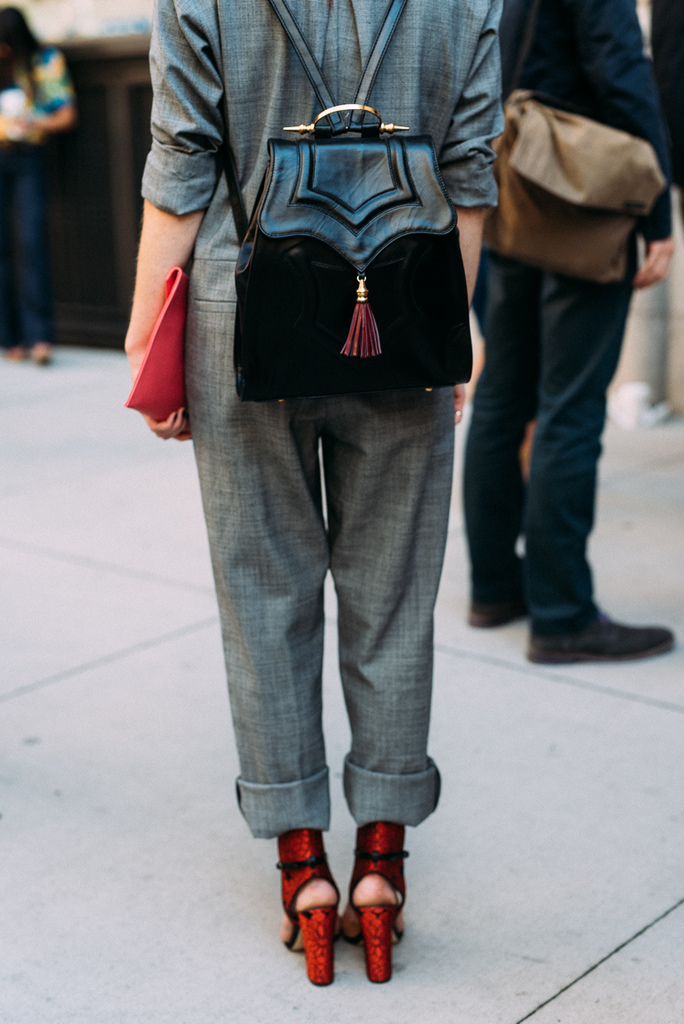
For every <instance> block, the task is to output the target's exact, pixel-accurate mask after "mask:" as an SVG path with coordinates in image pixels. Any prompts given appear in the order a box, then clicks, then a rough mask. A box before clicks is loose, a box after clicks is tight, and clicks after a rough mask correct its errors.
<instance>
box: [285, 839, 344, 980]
mask: <svg viewBox="0 0 684 1024" xmlns="http://www.w3.org/2000/svg"><path fill="white" fill-rule="evenodd" d="M278 854H279V856H280V861H279V862H278V865H277V866H278V867H279V868H280V870H281V871H282V893H283V907H284V908H285V913H286V914H287V916H288V917H289V918H290V920H291V921H292V923H293V924H294V926H295V929H294V932H293V935H292V938H291V939H290V941H289V942H286V943H285V945H286V946H287V948H288V949H292V950H296V951H298V950H301V949H303V950H304V955H305V957H306V971H307V974H308V976H309V980H310V981H311V982H313V984H314V985H329V984H330V983H331V982H332V980H333V978H334V977H335V968H334V958H333V942H334V941H335V927H336V924H337V905H338V903H339V895H340V893H339V889H338V888H337V886H336V885H335V881H334V879H333V877H332V875H331V874H330V868H329V867H328V858H327V856H326V854H325V850H324V849H323V836H322V834H321V832H320V831H319V830H318V829H312V828H296V829H293V830H292V831H291V832H284V833H283V835H282V836H279V837H278ZM312 878H322V879H324V880H325V881H326V882H330V884H331V885H332V886H333V887H334V889H335V892H336V893H337V900H336V901H335V903H334V904H333V905H332V906H329V907H313V908H312V909H311V910H300V911H296V910H295V909H294V906H295V903H296V901H297V896H298V894H299V891H300V889H301V888H302V886H304V885H306V883H307V882H309V881H310V880H311V879H312Z"/></svg>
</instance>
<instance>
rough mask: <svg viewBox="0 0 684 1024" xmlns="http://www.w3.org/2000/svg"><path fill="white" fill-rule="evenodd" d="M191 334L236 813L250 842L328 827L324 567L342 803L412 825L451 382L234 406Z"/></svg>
mask: <svg viewBox="0 0 684 1024" xmlns="http://www.w3.org/2000/svg"><path fill="white" fill-rule="evenodd" d="M208 312H210V311H208ZM207 326H208V325H207ZM195 340H196V339H195ZM188 348H189V349H190V351H189V352H188V356H187V360H188V397H189V409H190V417H191V421H192V429H193V437H194V442H195V452H196V457H197V465H198V468H199V475H200V482H201V487H202V496H203V502H204V510H205V516H206V520H207V526H208V531H209V542H210V547H211V555H212V561H213V568H214V575H215V580H216V589H217V594H218V601H219V609H220V614H221V624H222V630H223V641H224V648H225V657H226V670H227V677H228V688H229V693H230V702H231V709H232V715H233V723H234V727H235V736H236V741H237V748H238V755H239V760H240V772H241V774H240V778H239V779H238V781H237V790H238V800H239V803H240V808H241V810H242V813H243V814H244V816H245V818H246V820H247V823H248V825H249V827H250V829H251V831H252V833H253V835H254V836H257V837H263V838H272V837H274V836H277V835H280V834H281V833H282V832H286V831H288V830H289V829H294V828H320V829H327V828H328V826H329V819H330V797H329V783H328V768H327V765H326V759H325V745H324V739H323V731H322V717H321V712H322V695H321V684H322V660H323V633H324V616H323V584H324V580H325V576H326V573H327V571H328V569H330V570H331V572H332V575H333V579H334V582H335V588H336V592H337V597H338V607H339V617H338V623H339V626H338V628H339V657H340V675H341V679H342V686H343V689H344V697H345V701H346V706H347V711H348V714H349V721H350V725H351V734H352V744H351V750H350V752H349V754H348V755H347V757H346V759H345V765H344V790H345V795H346V798H347V802H348V804H349V808H350V811H351V813H352V815H353V817H354V819H355V820H356V822H357V823H358V824H359V825H363V824H365V823H367V822H369V821H378V820H385V821H394V822H398V823H403V824H406V825H417V824H419V823H420V822H421V821H422V820H423V819H424V818H426V817H427V816H428V815H429V814H430V813H431V812H432V811H433V810H434V808H435V806H436V804H437V800H438V798H439V773H438V771H437V768H436V766H435V765H434V763H433V762H432V760H431V759H430V758H429V757H428V756H427V738H428V726H429V717H430V700H431V691H432V662H433V612H434V604H435V598H436V595H437V587H438V584H439V578H440V574H441V569H442V561H443V556H444V547H445V543H446V532H447V521H448V514H449V502H450V495H451V480H452V465H453V400H452V396H451V391H450V389H438V390H435V391H432V392H425V391H418V392H392V393H386V394H383V395H373V396H369V397H345V398H333V399H304V400H288V401H285V402H266V403H258V404H256V403H241V402H239V401H238V399H237V397H236V396H235V391H234V384H233V371H232V365H230V364H231V360H230V352H228V356H226V352H225V350H224V349H228V350H229V349H230V345H226V344H225V343H224V345H223V346H221V348H216V347H215V346H211V345H207V346H200V345H197V344H193V343H192V338H191V339H190V344H189V346H188ZM319 443H320V445H321V446H322V454H323V465H324V474H323V477H324V479H323V480H322V479H321V473H320V463H319ZM323 486H324V487H325V495H326V502H327V509H328V524H327V528H326V524H325V521H324V515H323V509H322V500H321V493H322V487H323Z"/></svg>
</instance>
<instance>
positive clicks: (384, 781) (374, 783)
mask: <svg viewBox="0 0 684 1024" xmlns="http://www.w3.org/2000/svg"><path fill="white" fill-rule="evenodd" d="M427 760H428V767H427V768H426V769H425V771H424V772H412V773H411V774H410V775H387V774H385V773H384V772H370V771H367V769H365V768H359V767H358V766H357V765H355V764H353V763H352V762H351V761H350V760H349V757H346V758H345V761H344V795H345V797H346V798H347V803H348V805H349V810H350V811H351V814H352V817H353V818H354V821H355V822H356V824H357V825H358V826H359V827H360V826H361V825H367V824H368V823H369V822H371V821H393V822H396V824H398V825H420V823H421V821H424V820H425V819H426V818H427V817H428V815H430V814H432V812H433V811H434V809H435V807H436V806H437V802H438V800H439V793H440V789H441V778H440V774H439V772H438V770H437V765H436V764H435V763H434V761H433V760H432V759H431V758H428V759H427Z"/></svg>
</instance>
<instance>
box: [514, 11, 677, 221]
mask: <svg viewBox="0 0 684 1024" xmlns="http://www.w3.org/2000/svg"><path fill="white" fill-rule="evenodd" d="M671 3H673V5H675V6H676V5H679V4H683V3H684V0H671ZM530 6H531V0H505V4H504V13H503V18H502V21H501V57H502V75H503V91H504V96H506V95H507V94H508V93H509V92H510V91H511V90H512V89H513V88H516V87H517V88H521V89H534V90H536V91H538V92H543V93H546V94H548V95H549V96H552V97H556V98H558V99H561V100H565V101H567V102H569V103H572V104H574V105H575V106H577V107H579V108H581V109H582V110H583V111H584V112H585V113H587V114H588V115H589V116H590V117H594V118H595V119H596V120H598V121H601V122H602V123H604V124H608V125H611V126H612V127H613V128H621V129H622V130H623V131H627V132H630V133H631V134H632V135H638V136H640V137H641V138H644V139H648V141H649V142H650V143H651V144H652V146H653V147H654V149H655V151H656V153H657V154H658V158H659V160H660V163H661V166H662V168H663V172H664V173H665V175H666V177H667V178H668V180H669V179H670V158H669V145H668V140H667V133H666V129H665V125H664V122H663V118H662V114H661V111H660V104H659V100H658V94H657V90H656V86H655V81H654V77H653V69H652V66H651V62H650V61H649V59H648V57H647V56H646V54H645V52H644V44H643V38H642V35H641V28H640V25H639V20H638V18H637V14H636V4H635V0H541V6H540V9H539V15H538V18H537V24H536V29H535V33H534V39H533V43H532V46H531V48H530V51H529V54H528V56H527V59H526V60H525V64H524V67H523V69H522V73H521V75H520V78H519V81H518V82H514V81H513V76H514V71H515V66H516V63H517V60H518V55H519V53H520V46H521V40H522V36H523V33H524V29H525V25H526V22H527V16H528V12H529V10H530ZM671 230H672V224H671V212H670V197H669V193H668V192H665V193H664V194H663V195H662V196H661V197H660V198H659V199H658V201H657V203H656V205H655V207H654V208H653V211H652V212H651V214H650V216H649V217H646V218H644V219H643V221H642V224H641V231H642V233H643V235H644V237H645V238H646V239H647V240H649V241H650V240H653V239H659V238H667V237H668V236H669V235H670V234H671Z"/></svg>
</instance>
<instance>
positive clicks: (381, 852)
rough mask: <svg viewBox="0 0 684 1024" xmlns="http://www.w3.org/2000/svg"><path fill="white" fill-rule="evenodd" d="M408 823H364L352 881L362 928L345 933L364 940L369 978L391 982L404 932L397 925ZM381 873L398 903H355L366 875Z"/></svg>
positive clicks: (403, 891)
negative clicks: (394, 953) (394, 956)
mask: <svg viewBox="0 0 684 1024" xmlns="http://www.w3.org/2000/svg"><path fill="white" fill-rule="evenodd" d="M404 831H405V830H404V826H403V825H394V824H392V823H391V822H387V821H375V822H372V823H371V824H370V825H364V826H363V827H362V828H360V829H359V830H358V832H357V833H356V851H355V853H356V860H355V862H354V871H353V873H352V879H351V882H350V884H349V902H350V905H351V907H352V909H353V911H354V914H356V917H357V918H358V922H359V925H360V931H359V932H358V934H356V935H350V934H348V933H347V932H343V935H344V938H345V939H346V940H347V941H348V942H361V940H363V944H364V947H365V953H366V973H367V974H368V980H369V981H375V982H383V981H389V980H390V978H391V977H392V943H393V942H398V941H399V939H400V938H401V936H402V934H403V932H400V931H399V930H398V928H397V926H396V920H397V915H398V914H399V911H400V910H401V908H402V907H403V905H404V901H405V899H406V884H405V882H404V860H405V858H406V857H408V853H407V852H406V850H404V849H403V845H404ZM373 874H375V875H380V876H381V877H382V878H385V879H386V880H387V881H388V882H389V883H390V885H391V886H392V887H393V889H394V891H395V893H396V895H397V902H396V903H392V904H388V905H378V906H372V907H359V906H357V904H356V903H354V890H355V889H356V886H357V884H358V883H359V882H360V880H361V879H362V878H363V877H364V876H365V875H373Z"/></svg>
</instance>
